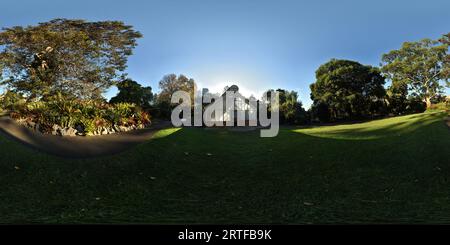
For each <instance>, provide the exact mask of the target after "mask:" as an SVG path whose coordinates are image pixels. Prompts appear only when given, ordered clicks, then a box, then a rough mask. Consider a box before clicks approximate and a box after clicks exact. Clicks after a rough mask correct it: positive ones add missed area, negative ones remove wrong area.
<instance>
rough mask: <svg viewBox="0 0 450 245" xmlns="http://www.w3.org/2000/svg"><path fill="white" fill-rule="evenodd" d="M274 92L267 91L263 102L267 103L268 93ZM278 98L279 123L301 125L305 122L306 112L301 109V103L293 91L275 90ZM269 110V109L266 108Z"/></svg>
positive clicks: (268, 99)
mask: <svg viewBox="0 0 450 245" xmlns="http://www.w3.org/2000/svg"><path fill="white" fill-rule="evenodd" d="M270 91H272V92H275V91H274V90H273V89H271V90H268V91H267V92H266V93H265V94H264V96H263V102H265V103H267V104H268V103H269V101H270V98H267V95H268V94H269V92H270ZM276 92H278V93H279V94H278V96H279V110H280V122H282V123H291V124H303V123H306V121H307V115H306V111H305V109H304V108H303V105H302V102H300V101H299V99H298V93H297V92H295V91H288V90H285V89H277V90H276ZM268 109H269V110H270V108H268Z"/></svg>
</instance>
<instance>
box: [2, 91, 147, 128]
mask: <svg viewBox="0 0 450 245" xmlns="http://www.w3.org/2000/svg"><path fill="white" fill-rule="evenodd" d="M13 94H14V93H12V92H10V93H7V95H8V96H7V98H13V100H14V102H13V101H11V103H8V104H7V106H5V109H7V110H10V111H11V117H12V118H14V119H16V120H18V121H19V122H21V123H23V124H24V125H26V126H29V127H32V128H34V129H36V130H38V131H40V132H43V133H52V134H57V132H56V130H57V129H75V130H77V133H78V134H86V135H93V134H109V133H113V132H121V131H128V130H131V129H138V128H144V127H145V126H148V125H149V124H150V122H151V121H150V116H149V114H148V113H147V112H145V111H143V110H142V109H140V107H138V106H136V105H134V104H130V103H117V104H108V103H105V102H103V101H99V100H81V99H71V98H68V97H64V96H62V95H61V94H57V95H55V96H53V97H51V99H49V100H47V101H35V102H28V103H25V102H24V101H23V100H17V99H16V97H18V96H17V95H14V96H13ZM55 127H57V128H55Z"/></svg>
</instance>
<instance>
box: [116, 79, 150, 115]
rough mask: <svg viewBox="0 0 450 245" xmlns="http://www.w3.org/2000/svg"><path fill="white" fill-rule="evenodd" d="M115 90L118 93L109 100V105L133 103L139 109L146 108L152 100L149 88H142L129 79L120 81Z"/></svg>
mask: <svg viewBox="0 0 450 245" xmlns="http://www.w3.org/2000/svg"><path fill="white" fill-rule="evenodd" d="M117 88H118V89H119V93H118V94H117V95H116V96H114V97H112V98H111V100H110V101H109V102H110V103H113V104H116V103H120V102H126V103H134V104H136V105H138V106H140V107H143V108H148V107H149V106H150V104H151V103H152V101H153V98H154V94H153V93H152V88H151V87H142V86H141V85H140V84H139V83H137V82H136V81H133V80H131V79H126V80H123V81H121V82H120V83H118V84H117Z"/></svg>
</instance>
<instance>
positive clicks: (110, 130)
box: [108, 127, 116, 134]
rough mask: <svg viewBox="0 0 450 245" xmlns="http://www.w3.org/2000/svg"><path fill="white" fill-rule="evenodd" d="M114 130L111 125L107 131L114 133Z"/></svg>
mask: <svg viewBox="0 0 450 245" xmlns="http://www.w3.org/2000/svg"><path fill="white" fill-rule="evenodd" d="M115 132H116V131H115V130H114V128H113V127H109V128H108V133H109V134H114V133H115Z"/></svg>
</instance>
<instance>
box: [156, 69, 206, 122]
mask: <svg viewBox="0 0 450 245" xmlns="http://www.w3.org/2000/svg"><path fill="white" fill-rule="evenodd" d="M159 88H160V89H161V92H160V93H159V94H158V95H157V98H156V103H157V107H158V109H159V110H160V114H161V116H162V117H170V112H171V109H172V107H173V106H172V105H171V101H170V100H171V98H172V94H173V93H175V92H176V91H186V92H189V93H190V95H191V104H192V106H193V105H194V94H195V93H196V90H197V86H196V84H195V81H194V79H192V78H187V77H186V76H185V75H179V76H177V75H175V74H169V75H165V76H164V77H163V78H162V79H161V81H159Z"/></svg>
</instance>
